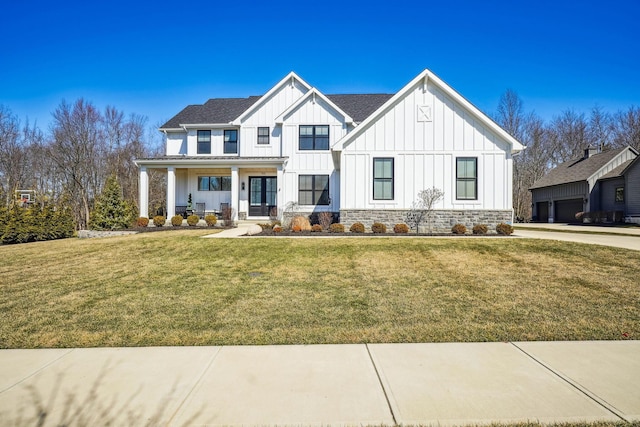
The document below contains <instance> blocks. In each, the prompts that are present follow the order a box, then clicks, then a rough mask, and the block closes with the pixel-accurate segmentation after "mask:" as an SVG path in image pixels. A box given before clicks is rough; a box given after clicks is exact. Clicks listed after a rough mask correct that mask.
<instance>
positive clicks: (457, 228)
mask: <svg viewBox="0 0 640 427" xmlns="http://www.w3.org/2000/svg"><path fill="white" fill-rule="evenodd" d="M451 232H452V233H453V234H466V233H467V227H466V226H465V225H464V224H456V225H454V226H453V227H451Z"/></svg>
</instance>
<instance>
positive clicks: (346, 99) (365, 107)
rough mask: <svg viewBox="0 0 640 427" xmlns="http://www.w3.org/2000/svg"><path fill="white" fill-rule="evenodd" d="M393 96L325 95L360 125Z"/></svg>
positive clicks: (372, 94) (374, 94) (376, 94)
mask: <svg viewBox="0 0 640 427" xmlns="http://www.w3.org/2000/svg"><path fill="white" fill-rule="evenodd" d="M392 96H393V95H392V94H388V93H371V94H355V95H327V98H329V99H330V100H331V102H333V103H334V104H336V105H337V106H338V107H340V109H341V110H342V111H344V112H345V113H347V114H348V115H349V116H351V118H352V119H353V120H354V121H356V122H358V123H360V122H362V121H364V119H366V118H367V117H369V116H370V115H371V114H372V113H373V112H374V111H376V110H377V109H378V108H379V107H380V106H381V105H382V104H384V103H385V102H387V101H388V100H389V98H391V97H392Z"/></svg>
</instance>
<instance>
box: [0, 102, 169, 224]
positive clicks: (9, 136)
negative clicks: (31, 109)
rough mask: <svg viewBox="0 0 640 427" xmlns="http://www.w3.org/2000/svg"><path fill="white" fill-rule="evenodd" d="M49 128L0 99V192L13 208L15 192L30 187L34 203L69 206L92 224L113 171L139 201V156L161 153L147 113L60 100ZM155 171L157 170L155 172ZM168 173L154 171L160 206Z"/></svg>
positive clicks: (128, 195)
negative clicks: (26, 118) (20, 115)
mask: <svg viewBox="0 0 640 427" xmlns="http://www.w3.org/2000/svg"><path fill="white" fill-rule="evenodd" d="M52 119H53V120H52V122H51V125H50V128H49V129H48V130H47V131H43V130H41V129H39V128H38V127H37V125H36V124H34V125H30V123H29V122H28V121H27V122H26V123H25V124H22V123H21V121H20V120H19V118H18V117H17V116H16V115H14V114H13V113H12V112H11V110H10V109H9V108H8V107H6V106H3V105H0V197H1V198H2V202H1V203H2V205H3V206H4V207H7V208H9V207H10V206H11V205H12V204H13V203H15V202H16V192H18V193H19V190H30V191H33V192H34V193H35V195H36V197H35V203H39V204H41V205H44V204H53V205H56V204H59V203H61V201H62V200H64V203H65V205H67V206H66V207H68V208H70V211H71V212H72V215H73V220H74V222H75V225H76V228H78V229H85V228H87V227H88V226H89V225H90V224H89V221H90V218H91V212H92V211H93V209H94V207H95V203H96V200H97V198H98V196H99V195H100V193H101V192H102V190H103V187H104V186H105V183H106V182H107V178H108V177H109V176H114V177H115V179H116V180H117V181H118V184H119V185H120V187H121V188H122V197H123V199H124V200H125V201H127V202H129V203H130V204H131V205H132V206H137V200H138V171H137V168H136V166H135V164H134V163H133V160H134V159H135V158H142V157H152V156H155V155H160V154H162V152H163V149H164V147H162V146H161V145H160V144H158V142H157V140H158V138H157V136H155V134H156V132H157V131H156V132H149V130H148V126H147V118H146V117H144V116H141V115H138V114H130V115H128V116H126V115H125V114H124V113H123V112H122V111H119V110H117V109H116V108H114V107H107V108H105V110H104V111H99V110H98V109H97V108H96V107H95V106H94V105H93V104H92V103H91V102H87V101H85V100H84V99H78V100H77V101H75V102H74V103H73V104H69V103H67V102H66V101H62V102H61V103H60V104H59V105H58V107H57V108H56V109H55V110H54V111H53V113H52ZM156 175H157V176H156ZM164 181H165V179H164V176H163V175H162V174H161V173H160V172H159V171H158V172H155V173H154V172H151V173H150V182H152V185H151V194H150V197H151V202H152V203H155V204H156V205H158V207H159V206H161V204H162V199H163V198H164V194H163V191H164V190H163V188H162V187H163V185H164Z"/></svg>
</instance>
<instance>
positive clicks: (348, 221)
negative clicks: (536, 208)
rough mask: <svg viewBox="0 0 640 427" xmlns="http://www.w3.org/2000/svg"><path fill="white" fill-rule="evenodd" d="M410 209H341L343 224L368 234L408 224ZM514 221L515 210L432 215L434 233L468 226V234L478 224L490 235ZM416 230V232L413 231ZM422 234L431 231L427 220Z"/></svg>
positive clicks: (438, 213) (454, 211)
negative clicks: (376, 228)
mask: <svg viewBox="0 0 640 427" xmlns="http://www.w3.org/2000/svg"><path fill="white" fill-rule="evenodd" d="M407 212H408V210H406V209H397V210H395V209H394V210H369V209H342V210H340V223H341V224H343V225H344V228H345V230H348V229H349V227H351V225H352V224H353V223H354V222H361V223H362V224H364V226H365V229H366V230H367V231H370V230H371V225H372V224H373V223H374V222H381V223H383V224H384V225H386V226H387V231H388V232H393V226H394V225H395V224H398V223H405V224H406V222H407V221H406V214H407ZM512 221H513V211H512V210H453V209H447V210H434V211H433V212H431V226H432V231H433V232H434V233H450V232H451V227H453V226H454V225H455V224H464V225H465V226H466V227H467V230H468V232H471V230H472V229H473V226H474V225H477V224H485V225H486V226H487V227H488V228H489V232H495V230H496V225H498V224H499V223H501V222H504V223H507V224H511V222H512ZM412 231H414V230H412ZM419 232H420V233H427V232H429V225H428V222H427V219H426V217H425V220H424V222H423V223H422V224H421V225H420V230H419Z"/></svg>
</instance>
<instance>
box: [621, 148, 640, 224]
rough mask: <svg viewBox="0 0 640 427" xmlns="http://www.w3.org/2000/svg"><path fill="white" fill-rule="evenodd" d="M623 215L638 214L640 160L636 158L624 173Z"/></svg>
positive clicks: (639, 202) (639, 214)
mask: <svg viewBox="0 0 640 427" xmlns="http://www.w3.org/2000/svg"><path fill="white" fill-rule="evenodd" d="M625 179H626V183H625V184H626V185H625V191H624V201H625V204H626V211H625V215H627V216H636V217H638V216H640V160H638V159H636V160H635V161H634V162H633V163H632V164H631V166H630V167H629V169H628V170H627V172H626V173H625Z"/></svg>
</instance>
